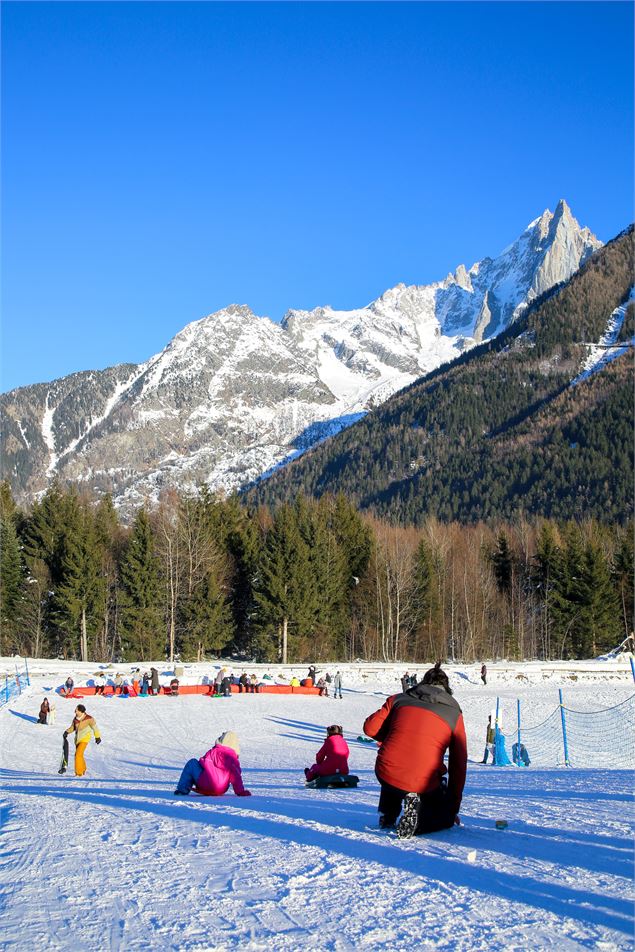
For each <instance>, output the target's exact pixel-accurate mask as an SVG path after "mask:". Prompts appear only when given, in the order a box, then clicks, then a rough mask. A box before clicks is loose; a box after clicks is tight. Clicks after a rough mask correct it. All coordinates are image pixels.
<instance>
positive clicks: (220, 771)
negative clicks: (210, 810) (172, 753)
mask: <svg viewBox="0 0 635 952" xmlns="http://www.w3.org/2000/svg"><path fill="white" fill-rule="evenodd" d="M239 753H240V742H239V740H238V737H237V735H236V734H235V733H234V732H233V731H225V733H224V734H221V735H220V737H219V738H218V740H217V741H216V743H215V744H214V746H213V747H212V748H211V750H208V751H207V753H206V754H204V755H203V756H202V757H201V758H200V760H196V758H194V757H193V758H192V760H188V762H187V763H186V765H185V767H184V768H183V772H182V773H181V777H180V780H179V782H178V786H177V788H176V790H175V791H174V795H175V796H177V797H186V796H187V795H188V793H189V792H190V790H191V789H192V787H195V788H196V792H197V793H202V794H204V795H205V796H208V797H221V796H222V795H223V794H224V793H227V791H228V790H229V785H230V784H231V785H232V787H233V788H234V793H235V794H236V796H237V797H250V796H251V793H250V792H249V790H245V787H244V786H243V778H242V774H241V770H240V761H239V760H238V754H239Z"/></svg>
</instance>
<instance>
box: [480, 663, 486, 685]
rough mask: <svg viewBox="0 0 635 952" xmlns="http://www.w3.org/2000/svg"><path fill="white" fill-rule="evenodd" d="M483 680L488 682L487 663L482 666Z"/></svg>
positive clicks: (484, 682)
mask: <svg viewBox="0 0 635 952" xmlns="http://www.w3.org/2000/svg"><path fill="white" fill-rule="evenodd" d="M481 681H482V682H483V684H487V667H486V666H485V665H483V666H482V667H481Z"/></svg>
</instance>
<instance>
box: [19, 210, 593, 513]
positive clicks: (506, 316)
mask: <svg viewBox="0 0 635 952" xmlns="http://www.w3.org/2000/svg"><path fill="white" fill-rule="evenodd" d="M599 246H600V242H599V241H598V240H597V238H595V236H594V235H592V234H591V232H590V231H589V230H588V229H587V228H581V227H580V225H579V224H578V222H577V221H576V220H575V218H574V217H573V215H572V213H571V210H570V209H569V206H568V205H567V204H566V202H564V201H561V202H559V203H558V205H557V207H556V210H555V212H553V213H552V212H551V211H549V210H548V209H547V210H545V211H544V212H543V214H542V215H541V216H540V217H539V218H537V219H535V220H534V221H533V222H531V224H530V225H529V226H528V227H527V228H526V229H525V230H524V231H523V232H522V233H521V234H520V236H519V237H518V238H517V239H516V240H515V241H514V242H512V244H510V245H509V246H508V247H507V248H505V249H504V250H503V251H502V252H501V253H500V254H499V255H498V256H497V257H494V258H492V257H484V258H482V259H481V260H480V261H477V262H475V263H474V264H473V265H472V267H471V268H470V269H469V271H468V270H467V269H466V267H465V265H464V264H459V265H458V267H456V269H455V270H454V271H451V272H450V273H449V274H448V275H447V277H446V278H445V279H442V280H439V281H436V282H432V283H429V284H425V285H417V284H405V283H403V282H399V283H396V284H395V285H394V286H393V287H390V288H388V289H387V290H385V291H384V292H383V293H382V294H381V295H380V296H379V297H377V298H376V299H375V300H373V301H371V302H370V303H367V304H365V305H363V306H361V307H358V308H354V309H351V310H339V309H337V308H336V307H332V306H331V305H323V306H320V307H315V308H312V309H310V310H302V309H297V308H293V309H290V310H288V311H287V312H286V314H285V316H284V318H283V319H282V321H281V323H279V324H276V323H274V322H272V321H271V320H270V319H269V318H267V317H259V316H257V315H256V314H255V313H254V312H253V311H252V310H251V308H250V307H248V306H247V305H244V304H230V305H229V306H227V307H225V308H222V309H221V310H219V311H216V312H214V313H212V314H209V315H207V316H206V317H203V318H200V319H199V320H196V321H192V322H191V323H189V324H187V325H186V326H185V327H184V328H183V329H182V330H181V331H179V333H177V334H176V335H175V336H174V337H173V338H172V340H171V341H170V342H169V343H168V344H167V346H166V347H165V348H164V350H162V351H161V352H160V353H158V354H156V355H155V356H154V357H151V358H150V359H149V360H148V361H146V362H145V363H144V364H141V365H139V366H136V367H135V366H133V365H126V366H121V367H116V368H109V370H106V371H102V372H100V373H96V374H74V375H72V376H71V377H67V378H63V379H61V380H59V381H53V382H52V383H51V384H42V385H38V386H35V387H29V388H19V389H18V390H16V391H13V392H12V393H11V394H8V395H5V397H4V398H3V399H4V403H5V405H6V411H5V421H4V422H3V429H4V432H5V433H8V434H10V436H9V437H8V438H6V440H5V447H6V448H7V452H5V458H6V464H7V465H6V471H7V473H8V474H9V478H11V480H12V482H13V483H14V489H15V491H16V494H17V495H18V497H20V498H27V497H28V495H29V494H31V493H33V492H38V491H41V490H42V489H43V488H45V487H46V485H47V482H48V479H49V478H50V477H52V476H53V475H56V474H57V475H59V476H61V477H62V478H68V479H74V480H85V481H90V482H93V483H94V484H95V485H97V486H98V487H100V488H107V489H109V490H110V491H112V493H113V495H114V497H115V498H116V499H118V500H119V502H120V504H123V505H128V504H129V505H135V504H137V503H138V502H139V501H140V500H141V499H142V498H143V496H145V495H151V496H155V495H156V494H157V493H158V492H159V491H160V489H161V487H163V486H166V485H170V484H175V485H178V486H179V487H181V488H187V487H188V486H191V487H194V486H195V485H196V484H199V483H200V482H206V483H207V484H208V485H209V486H210V487H211V488H212V489H216V488H225V489H234V488H236V487H239V486H241V485H243V484H244V483H246V482H250V481H252V480H255V479H257V478H258V477H259V476H260V475H261V474H262V473H263V472H266V471H267V470H269V469H271V468H272V467H275V466H276V465H279V464H281V463H282V462H284V461H285V460H287V459H288V458H289V457H290V456H291V455H297V453H298V452H300V451H302V450H303V449H306V448H308V447H309V446H311V445H313V444H314V443H315V442H316V441H318V440H320V439H322V438H324V437H325V436H328V435H329V434H331V433H333V432H336V431H337V430H338V429H341V428H342V427H343V426H346V425H349V424H350V423H352V422H353V421H354V420H355V419H358V418H359V416H360V415H361V414H363V413H364V412H366V411H367V410H368V409H369V408H371V407H373V406H377V405H378V404H380V403H382V402H383V401H384V400H386V399H387V398H388V397H389V396H391V395H392V394H393V393H395V392H396V391H397V390H399V389H401V388H402V387H404V386H406V385H408V384H410V383H412V382H413V381H414V380H415V379H417V378H418V377H420V376H421V375H422V374H425V373H427V372H429V371H430V370H433V369H434V368H435V367H437V366H439V364H441V363H444V362H445V361H448V360H451V359H452V358H453V357H456V356H457V355H458V354H460V353H462V352H463V351H464V350H466V349H468V348H469V347H471V346H473V345H474V344H476V343H477V342H479V341H481V340H484V339H487V338H488V337H491V336H493V335H494V334H497V333H499V332H500V331H501V330H502V329H503V328H504V327H506V326H507V325H508V324H509V323H510V321H512V320H513V319H514V317H515V316H516V315H517V314H518V313H519V311H520V310H521V309H522V308H524V307H526V305H527V304H528V303H529V302H530V301H531V300H532V299H533V298H534V297H535V296H536V295H538V294H541V293H542V292H543V291H545V290H547V289H548V288H550V287H552V286H553V285H555V284H558V283H560V282H562V281H565V280H567V279H568V278H569V277H570V276H571V274H572V273H573V272H574V271H576V270H577V268H579V266H580V265H581V264H582V263H583V262H584V261H585V260H586V258H587V257H588V256H589V255H590V254H591V253H592V252H593V251H594V250H595V249H596V248H598V247H599ZM12 454H13V455H12ZM15 460H19V462H15ZM16 474H17V475H16Z"/></svg>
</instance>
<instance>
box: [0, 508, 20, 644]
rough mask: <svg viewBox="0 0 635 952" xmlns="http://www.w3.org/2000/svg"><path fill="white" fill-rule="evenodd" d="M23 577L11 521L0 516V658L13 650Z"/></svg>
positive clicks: (16, 539)
mask: <svg viewBox="0 0 635 952" xmlns="http://www.w3.org/2000/svg"><path fill="white" fill-rule="evenodd" d="M24 588H25V573H24V566H23V564H22V559H21V557H20V545H19V542H18V536H17V533H16V531H15V525H14V523H13V519H12V518H11V517H10V516H4V515H0V654H3V655H8V654H9V653H11V649H12V648H13V649H14V650H15V648H16V647H17V644H16V642H15V639H16V636H17V635H18V631H19V623H20V609H21V606H22V602H23V599H24Z"/></svg>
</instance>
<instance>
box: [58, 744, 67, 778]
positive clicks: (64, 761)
mask: <svg viewBox="0 0 635 952" xmlns="http://www.w3.org/2000/svg"><path fill="white" fill-rule="evenodd" d="M67 767H68V737H64V738H63V740H62V760H61V763H60V769H59V770H58V771H57V772H58V773H60V774H64V773H66V770H67Z"/></svg>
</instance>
